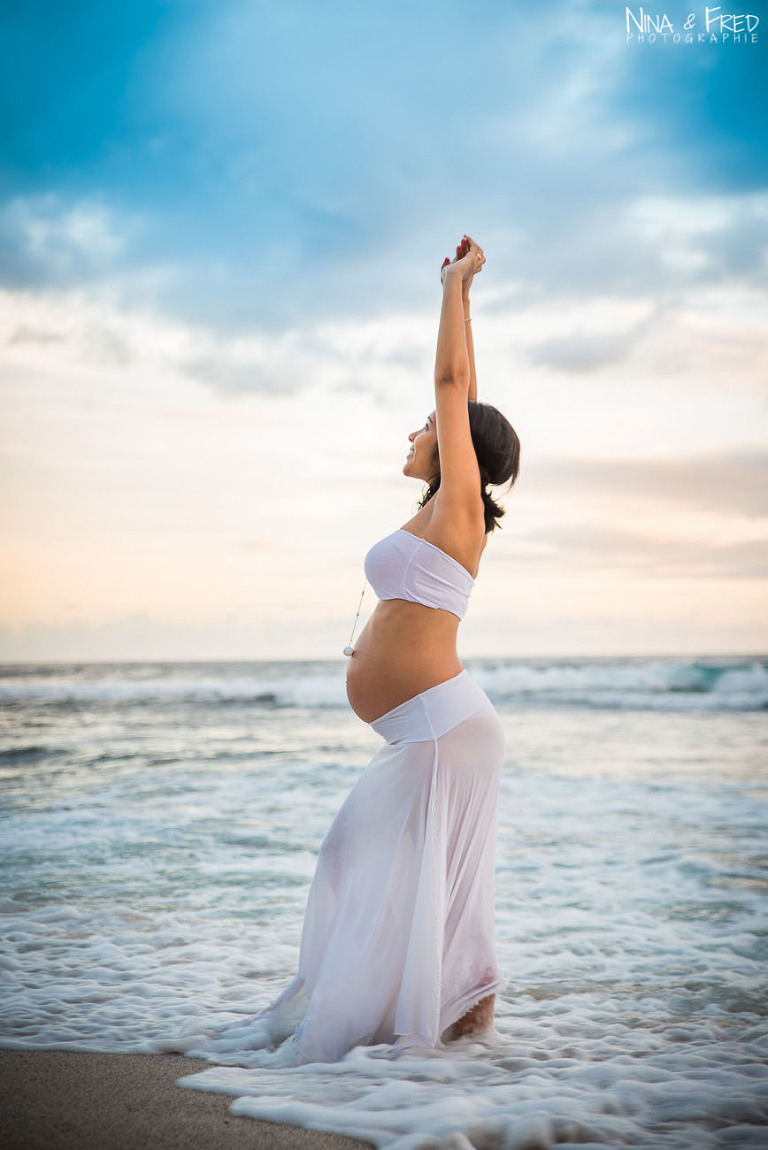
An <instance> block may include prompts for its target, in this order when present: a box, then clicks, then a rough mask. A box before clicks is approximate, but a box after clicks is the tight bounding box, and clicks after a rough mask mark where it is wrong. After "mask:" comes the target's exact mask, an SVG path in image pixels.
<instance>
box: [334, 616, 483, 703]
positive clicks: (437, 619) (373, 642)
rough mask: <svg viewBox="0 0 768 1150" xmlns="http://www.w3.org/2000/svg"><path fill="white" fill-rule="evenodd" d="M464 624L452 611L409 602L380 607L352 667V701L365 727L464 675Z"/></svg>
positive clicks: (349, 670) (365, 631) (349, 684)
mask: <svg viewBox="0 0 768 1150" xmlns="http://www.w3.org/2000/svg"><path fill="white" fill-rule="evenodd" d="M458 629H459V620H458V619H457V617H456V616H455V615H452V614H451V612H450V611H442V610H440V609H435V608H434V607H424V606H423V605H422V604H421V603H409V602H406V601H405V600H404V599H387V600H385V601H384V602H381V603H378V604H377V606H376V609H375V611H374V612H373V614H372V615H371V617H370V619H369V620H368V623H367V624H366V626H365V628H364V629H363V631H362V633H361V635H360V638H359V639H358V640H357V642H356V644H355V649H354V654H353V655H352V656H351V657H350V659H349V665H348V667H347V698H348V699H349V705H350V706H351V708H352V710H353V711H354V712H355V714H356V715H357V716H358V718H360V719H362V720H363V722H364V723H371V722H373V721H374V720H375V719H379V718H381V716H382V715H385V714H386V713H387V711H391V710H392V708H393V707H399V705H400V704H401V703H404V702H406V700H407V699H412V698H413V696H414V695H418V694H420V693H421V692H422V691H427V690H429V688H430V687H434V686H436V685H437V684H438V683H444V682H445V681H446V679H452V678H453V677H454V675H458V674H459V672H460V671H461V670H462V665H461V662H460V660H459V656H458V654H457V652H456V633H457V631H458Z"/></svg>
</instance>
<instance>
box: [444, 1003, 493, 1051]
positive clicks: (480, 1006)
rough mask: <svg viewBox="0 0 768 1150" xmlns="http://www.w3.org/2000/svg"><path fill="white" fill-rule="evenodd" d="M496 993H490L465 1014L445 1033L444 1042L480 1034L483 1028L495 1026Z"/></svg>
mask: <svg viewBox="0 0 768 1150" xmlns="http://www.w3.org/2000/svg"><path fill="white" fill-rule="evenodd" d="M495 997H496V996H495V995H494V994H489V995H488V997H487V998H481V999H480V1001H479V1002H478V1003H477V1004H476V1005H475V1006H473V1007H472V1009H471V1010H468V1011H467V1013H466V1014H463V1015H462V1016H461V1018H460V1019H458V1021H457V1022H454V1023H453V1025H452V1026H449V1027H448V1029H447V1030H446V1031H445V1032H444V1033H443V1036H442V1040H443V1042H455V1041H456V1039H457V1038H466V1037H467V1035H470V1034H479V1033H480V1032H481V1031H483V1030H490V1029H491V1027H492V1026H493V1004H494V1001H495Z"/></svg>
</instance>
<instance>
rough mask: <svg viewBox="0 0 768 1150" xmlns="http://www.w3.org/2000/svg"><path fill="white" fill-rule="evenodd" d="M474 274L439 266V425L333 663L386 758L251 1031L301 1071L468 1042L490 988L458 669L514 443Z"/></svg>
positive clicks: (484, 797)
mask: <svg viewBox="0 0 768 1150" xmlns="http://www.w3.org/2000/svg"><path fill="white" fill-rule="evenodd" d="M484 263H485V256H484V255H483V251H482V249H481V248H480V247H479V246H478V245H477V244H476V243H475V242H474V240H472V239H471V238H470V237H468V236H465V237H464V238H463V240H462V242H461V244H460V245H459V246H458V248H457V249H456V256H455V258H454V259H453V260H452V261H449V260H448V259H446V261H445V263H444V264H443V268H442V271H441V277H442V283H443V299H442V308H441V313H440V326H439V331H438V338H437V357H436V364H435V410H434V411H433V412H432V414H431V415H430V416H429V417H428V418H427V420H426V422H425V424H424V426H423V427H422V428H421V429H420V430H419V431H414V432H412V433H411V434H410V435H409V437H408V438H409V439H410V442H411V447H410V450H409V452H408V457H407V459H406V462H405V466H404V467H403V472H404V474H405V475H408V476H411V477H412V478H414V479H420V480H422V481H424V482H425V483H426V484H428V487H427V490H426V493H425V495H424V497H423V499H422V501H421V504H420V506H419V510H418V512H417V513H416V514H415V515H414V516H413V518H412V519H409V520H408V522H407V523H405V524H404V525H403V526H402V527H400V528H398V530H397V531H395V532H394V533H393V534H392V535H388V536H387V537H386V538H385V539H382V540H381V541H380V542H379V543H377V544H375V546H374V547H373V548H372V549H371V551H369V553H368V555H367V556H366V560H365V572H366V577H367V579H368V581H369V583H370V585H371V587H372V588H373V590H374V592H375V593H376V595H377V597H378V599H379V602H378V604H377V606H376V609H375V610H374V612H373V614H372V616H371V618H370V620H369V621H368V624H367V626H366V627H365V629H364V630H363V632H362V634H361V636H360V638H359V640H358V642H357V645H356V646H355V647H354V649H352V648H347V652H348V653H350V652H351V654H350V662H349V670H348V675H347V694H348V697H349V702H350V704H351V706H352V709H353V710H354V712H355V714H357V715H358V716H359V717H360V718H361V719H362V720H363V721H364V722H366V723H369V724H370V725H371V727H372V728H373V729H374V731H376V732H377V733H378V734H379V735H381V736H382V738H383V739H384V740H385V742H384V745H383V746H382V747H381V749H380V750H379V751H378V752H377V754H376V755H375V756H374V758H373V760H372V761H371V763H370V764H369V766H368V768H367V770H366V771H365V772H364V773H363V775H362V776H361V777H360V779H359V781H358V782H357V784H356V785H355V787H354V788H353V790H352V791H351V793H350V794H349V796H348V798H347V799H346V801H345V802H344V804H343V806H342V807H341V810H340V811H339V813H338V815H337V816H336V818H335V819H334V821H333V823H332V825H331V827H330V829H329V831H328V833H327V835H326V837H325V839H324V841H323V844H322V847H321V850H320V856H319V859H318V863H317V870H316V873H315V877H314V880H313V882H312V887H311V889H310V893H309V899H308V903H307V910H306V916H305V920H304V928H303V933H302V940H301V952H300V957H299V968H298V973H297V974H296V977H295V978H294V979H293V981H292V982H291V984H290V985H289V986H288V987H287V989H286V990H285V991H284V993H283V994H282V995H281V996H280V997H279V998H278V999H277V1001H276V1002H274V1003H273V1004H272V1005H271V1006H270V1007H268V1008H267V1010H265V1011H263V1012H262V1014H261V1015H259V1016H258V1018H259V1019H261V1020H263V1022H264V1023H265V1024H266V1033H267V1035H268V1037H269V1040H270V1041H271V1043H272V1044H275V1043H277V1042H279V1041H281V1040H282V1039H284V1038H285V1037H287V1036H288V1035H290V1034H293V1040H292V1045H293V1046H294V1048H295V1049H294V1056H297V1057H298V1059H299V1060H300V1061H302V1062H317V1061H323V1062H330V1061H338V1060H339V1059H341V1058H342V1057H343V1056H344V1055H345V1054H346V1053H347V1052H348V1051H349V1050H351V1049H352V1048H353V1047H354V1046H358V1045H372V1044H376V1043H388V1044H394V1045H395V1046H396V1047H409V1046H410V1047H414V1046H416V1047H431V1048H434V1047H436V1046H437V1045H438V1044H439V1043H440V1042H441V1041H442V1042H448V1041H451V1040H454V1039H456V1038H460V1037H463V1036H464V1035H469V1034H475V1033H479V1032H481V1031H483V1030H486V1029H489V1028H490V1027H491V1026H492V1023H493V1007H494V996H495V994H496V992H497V990H498V989H499V988H500V986H502V985H503V982H504V979H503V978H502V977H501V975H500V972H499V970H498V968H497V965H496V951H495V942H494V865H495V853H496V817H497V804H498V791H499V778H500V774H501V768H502V763H503V759H504V738H503V734H502V729H501V724H500V722H499V719H498V716H497V714H496V711H495V710H494V708H493V706H492V705H491V703H490V701H489V699H488V697H487V696H486V695H485V693H484V692H483V691H482V689H481V688H480V687H479V686H478V684H477V683H476V682H474V680H473V679H472V678H471V677H470V676H469V674H468V672H467V671H466V670H464V669H463V668H462V665H461V662H460V661H459V658H458V655H457V652H456V634H457V631H458V626H459V621H460V620H461V618H462V617H463V615H464V612H465V610H466V607H467V602H468V599H469V595H470V592H471V590H472V586H473V584H474V580H475V578H476V576H477V572H478V566H479V563H480V556H481V555H482V552H483V549H484V547H485V544H486V542H487V539H488V535H489V533H490V532H491V531H493V529H494V528H495V526H496V523H497V520H498V519H499V518H500V516H501V515H503V514H504V512H503V510H502V508H501V507H500V506H499V505H498V504H497V503H496V502H495V501H494V499H493V498H492V496H491V495H490V493H489V491H488V488H489V486H495V485H500V484H503V483H509V485H510V486H511V485H512V483H514V481H515V479H516V478H517V473H518V469H519V463H520V443H519V440H518V438H517V435H516V434H515V431H514V429H513V428H512V427H511V425H510V424H509V423H508V422H507V420H506V419H505V418H504V416H503V415H501V413H500V412H498V411H497V410H496V408H494V407H490V406H489V405H487V404H480V403H477V402H476V399H477V385H476V380H475V364H474V352H473V343H472V335H471V325H470V316H469V292H470V287H471V284H472V280H473V277H474V276H475V275H476V274H477V273H478V272H479V271H480V269H481V268H482V266H483V264H484ZM299 1020H300V1021H299ZM297 1022H298V1026H297V1025H296V1024H297Z"/></svg>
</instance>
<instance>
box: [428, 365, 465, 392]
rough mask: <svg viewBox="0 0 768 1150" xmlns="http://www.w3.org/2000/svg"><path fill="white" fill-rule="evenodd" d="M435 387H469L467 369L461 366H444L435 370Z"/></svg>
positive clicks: (462, 388)
mask: <svg viewBox="0 0 768 1150" xmlns="http://www.w3.org/2000/svg"><path fill="white" fill-rule="evenodd" d="M435 387H456V388H459V389H460V390H462V391H467V390H468V388H469V371H467V370H466V369H464V368H462V367H455V368H453V367H444V368H441V369H440V370H439V371H436V372H435Z"/></svg>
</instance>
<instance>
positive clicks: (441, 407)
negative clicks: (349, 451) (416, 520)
mask: <svg viewBox="0 0 768 1150" xmlns="http://www.w3.org/2000/svg"><path fill="white" fill-rule="evenodd" d="M484 263H485V256H484V255H483V250H482V248H481V247H480V246H479V245H478V244H476V243H475V242H474V240H471V239H470V238H469V237H468V236H465V237H464V240H463V241H462V243H461V244H460V245H459V247H458V249H457V252H456V258H455V259H454V260H453V261H452V262H451V263H447V264H444V265H443V268H442V272H441V275H442V280H443V303H442V307H441V309H440V327H439V329H438V333H437V354H436V356H435V411H436V416H437V444H438V453H439V456H440V506H441V510H443V511H445V512H447V513H448V514H449V515H451V516H455V515H456V514H457V513H462V514H464V513H466V514H469V515H470V516H471V517H472V519H475V518H476V517H477V516H478V515H480V516H481V515H482V508H483V504H482V497H481V489H480V470H479V467H478V463H477V457H476V455H475V449H474V446H473V444H472V435H471V433H470V429H469V413H468V411H467V400H468V399H469V398H471V396H470V386H471V381H472V367H471V360H470V355H469V347H470V345H469V344H468V341H467V336H466V333H465V328H467V327H468V326H469V325H468V324H466V323H465V322H464V320H465V303H464V300H465V294H464V284H465V283H471V282H472V278H473V277H474V275H475V274H476V273H477V272H478V271H480V269H481V268H482V266H483V264H484ZM466 298H467V301H468V295H467V297H466ZM473 359H474V356H472V360H473ZM472 366H473V365H472Z"/></svg>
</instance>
